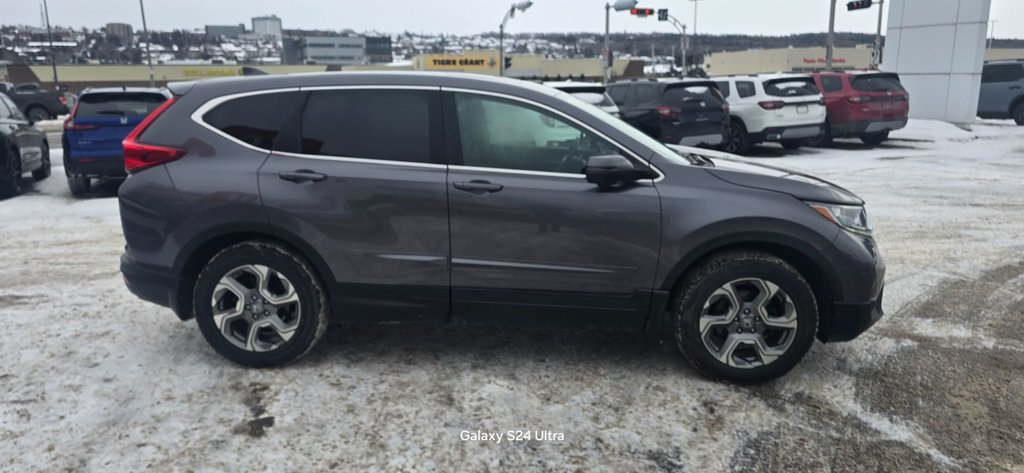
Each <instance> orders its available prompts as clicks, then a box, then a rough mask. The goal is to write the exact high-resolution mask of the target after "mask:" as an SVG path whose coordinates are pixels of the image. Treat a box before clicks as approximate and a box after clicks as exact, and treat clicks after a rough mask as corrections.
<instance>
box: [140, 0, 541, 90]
mask: <svg viewBox="0 0 1024 473" xmlns="http://www.w3.org/2000/svg"><path fill="white" fill-rule="evenodd" d="M139 1H141V0H139ZM531 5H533V2H531V1H530V0H524V1H521V2H516V3H513V4H512V6H511V7H509V9H508V11H507V12H505V17H504V18H502V19H501V26H500V27H499V28H498V75H499V76H502V77H504V76H505V25H506V24H507V23H508V20H510V19H512V18H515V16H516V10H519V11H521V12H524V11H526V9H527V8H530V6H531Z"/></svg>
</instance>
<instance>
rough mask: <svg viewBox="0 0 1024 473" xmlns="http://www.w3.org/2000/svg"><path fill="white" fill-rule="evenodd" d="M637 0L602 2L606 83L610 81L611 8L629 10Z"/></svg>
mask: <svg viewBox="0 0 1024 473" xmlns="http://www.w3.org/2000/svg"><path fill="white" fill-rule="evenodd" d="M636 2H637V0H615V3H613V4H612V3H605V4H604V54H605V57H604V82H605V83H606V84H607V83H609V82H611V81H612V47H611V44H610V40H609V38H610V36H611V16H612V8H614V9H615V11H623V10H629V9H630V8H633V7H635V6H636Z"/></svg>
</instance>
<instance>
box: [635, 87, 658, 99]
mask: <svg viewBox="0 0 1024 473" xmlns="http://www.w3.org/2000/svg"><path fill="white" fill-rule="evenodd" d="M655 87H657V86H656V85H652V84H637V85H634V86H633V90H635V91H636V92H635V93H636V103H648V102H651V101H653V100H654V88H655Z"/></svg>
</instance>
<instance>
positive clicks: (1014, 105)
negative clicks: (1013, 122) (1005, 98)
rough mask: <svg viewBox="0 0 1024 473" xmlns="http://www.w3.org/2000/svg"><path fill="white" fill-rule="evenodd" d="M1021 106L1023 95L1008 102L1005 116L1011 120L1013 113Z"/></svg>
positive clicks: (1023, 102)
mask: <svg viewBox="0 0 1024 473" xmlns="http://www.w3.org/2000/svg"><path fill="white" fill-rule="evenodd" d="M1021 104H1024V94H1020V95H1018V96H1017V97H1015V98H1014V99H1013V100H1011V101H1010V107H1009V108H1008V109H1007V111H1006V113H1007V115H1008V116H1009V117H1010V118H1013V111H1014V110H1016V109H1017V107H1018V106H1019V105H1021Z"/></svg>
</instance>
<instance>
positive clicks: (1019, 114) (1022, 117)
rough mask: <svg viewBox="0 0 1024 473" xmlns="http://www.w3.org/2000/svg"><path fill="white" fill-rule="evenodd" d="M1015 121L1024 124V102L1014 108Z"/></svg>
mask: <svg viewBox="0 0 1024 473" xmlns="http://www.w3.org/2000/svg"><path fill="white" fill-rule="evenodd" d="M1013 121H1014V122H1015V123H1016V124H1018V125H1021V126H1024V102H1021V103H1019V104H1017V107H1015V108H1014V109H1013Z"/></svg>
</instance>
